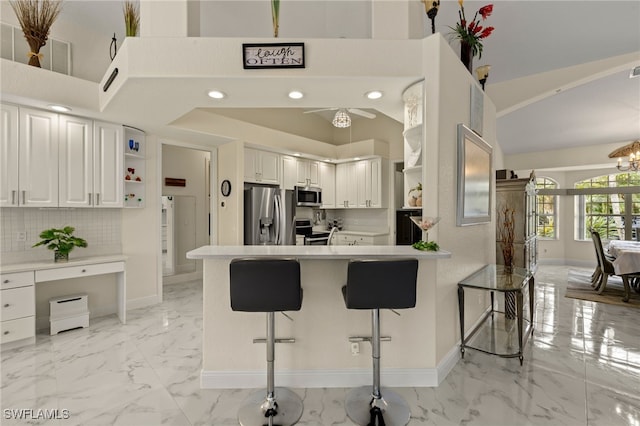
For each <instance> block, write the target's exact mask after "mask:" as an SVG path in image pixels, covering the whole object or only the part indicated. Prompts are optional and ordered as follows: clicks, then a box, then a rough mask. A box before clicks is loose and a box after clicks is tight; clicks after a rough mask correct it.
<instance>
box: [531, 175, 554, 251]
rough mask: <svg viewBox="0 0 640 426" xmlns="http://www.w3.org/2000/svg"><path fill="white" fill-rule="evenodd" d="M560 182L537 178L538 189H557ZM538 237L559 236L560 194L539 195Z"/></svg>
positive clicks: (550, 237) (549, 237)
mask: <svg viewBox="0 0 640 426" xmlns="http://www.w3.org/2000/svg"><path fill="white" fill-rule="evenodd" d="M557 188H558V183H557V182H556V181H554V180H553V179H550V178H546V177H539V178H536V189H557ZM537 203H538V207H537V210H538V237H540V238H548V239H555V238H558V229H557V223H558V220H557V218H558V196H557V195H544V194H543V195H538V197H537Z"/></svg>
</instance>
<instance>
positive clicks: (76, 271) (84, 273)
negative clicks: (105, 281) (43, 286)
mask: <svg viewBox="0 0 640 426" xmlns="http://www.w3.org/2000/svg"><path fill="white" fill-rule="evenodd" d="M122 271H124V262H111V263H97V264H93V265H83V266H67V267H64V268H54V269H43V270H41V271H36V282H42V281H55V280H66V279H69V278H78V277H89V276H91V275H102V274H112V273H115V272H122Z"/></svg>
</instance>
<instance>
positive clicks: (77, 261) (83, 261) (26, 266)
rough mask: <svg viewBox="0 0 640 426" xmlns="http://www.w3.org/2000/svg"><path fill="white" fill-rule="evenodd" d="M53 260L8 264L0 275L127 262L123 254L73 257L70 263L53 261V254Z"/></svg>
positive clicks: (1, 268) (0, 268)
mask: <svg viewBox="0 0 640 426" xmlns="http://www.w3.org/2000/svg"><path fill="white" fill-rule="evenodd" d="M51 257H52V259H51V260H37V261H33V262H24V263H8V264H4V265H0V273H3V274H8V273H12V272H24V271H39V270H42V269H56V268H65V267H68V266H82V265H92V264H96V263H109V262H122V261H124V260H127V256H125V255H122V254H114V255H108V256H89V257H73V256H72V257H71V258H69V261H68V262H58V263H55V262H54V261H53V252H52V253H51Z"/></svg>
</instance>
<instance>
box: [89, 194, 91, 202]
mask: <svg viewBox="0 0 640 426" xmlns="http://www.w3.org/2000/svg"><path fill="white" fill-rule="evenodd" d="M89 205H91V193H89Z"/></svg>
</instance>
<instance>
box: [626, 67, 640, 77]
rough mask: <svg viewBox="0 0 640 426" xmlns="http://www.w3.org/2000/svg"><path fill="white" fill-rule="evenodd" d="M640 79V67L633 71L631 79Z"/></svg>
mask: <svg viewBox="0 0 640 426" xmlns="http://www.w3.org/2000/svg"><path fill="white" fill-rule="evenodd" d="M634 77H640V65H638V66H637V67H635V68H634V69H632V70H631V74H629V78H634Z"/></svg>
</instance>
